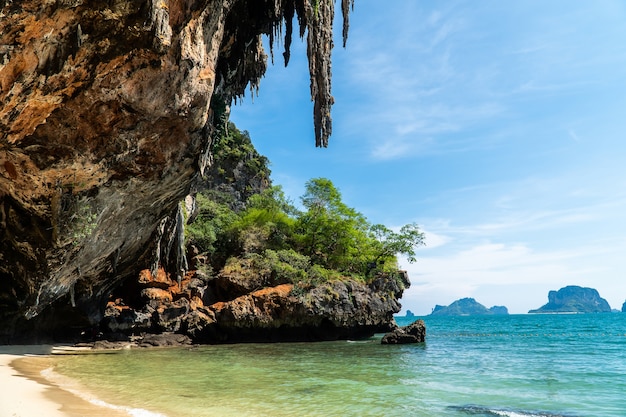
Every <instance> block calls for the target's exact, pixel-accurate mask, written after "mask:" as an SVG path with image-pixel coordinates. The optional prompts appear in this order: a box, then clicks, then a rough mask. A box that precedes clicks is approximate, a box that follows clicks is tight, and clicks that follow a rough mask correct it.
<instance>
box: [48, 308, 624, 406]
mask: <svg viewBox="0 0 626 417" xmlns="http://www.w3.org/2000/svg"><path fill="white" fill-rule="evenodd" d="M397 320H398V322H399V324H401V325H403V324H406V323H407V321H406V319H404V318H398V319H397ZM425 321H426V325H427V340H426V343H424V344H418V345H404V346H388V345H386V346H383V345H380V336H378V337H374V338H372V339H368V340H365V341H353V342H350V341H348V342H346V341H342V342H324V343H289V344H240V345H226V346H224V345H222V346H204V347H194V348H176V349H155V350H133V351H128V352H124V353H120V354H112V355H83V356H67V357H59V358H55V367H54V368H53V369H52V370H49V371H48V372H52V373H51V374H50V375H49V376H50V377H51V378H55V377H56V378H60V376H59V375H63V376H69V377H71V378H72V381H74V382H71V383H70V382H68V381H70V380H64V381H61V383H62V384H74V385H73V388H72V389H74V390H80V391H81V392H82V393H83V395H85V396H86V397H87V398H90V399H95V398H96V397H97V399H98V401H102V402H103V403H104V404H105V405H108V406H110V407H120V406H123V407H125V409H127V410H132V413H131V414H133V415H151V414H152V415H157V414H160V415H165V416H168V417H179V416H181V417H182V416H185V417H187V416H217V415H219V416H383V415H384V416H429V417H430V416H443V417H460V416H509V417H519V416H525V417H529V416H537V417H540V416H546V417H556V416H567V417H570V416H571V417H573V416H581V417H582V416H584V417H592V416H594V417H595V416H604V417H624V416H626V395H625V393H626V314H617V313H615V314H587V315H512V316H492V317H432V318H431V317H426V318H425ZM76 382H78V383H80V385H75V384H76ZM78 387H80V388H78Z"/></svg>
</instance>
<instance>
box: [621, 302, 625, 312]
mask: <svg viewBox="0 0 626 417" xmlns="http://www.w3.org/2000/svg"><path fill="white" fill-rule="evenodd" d="M622 313H626V301H624V304H622Z"/></svg>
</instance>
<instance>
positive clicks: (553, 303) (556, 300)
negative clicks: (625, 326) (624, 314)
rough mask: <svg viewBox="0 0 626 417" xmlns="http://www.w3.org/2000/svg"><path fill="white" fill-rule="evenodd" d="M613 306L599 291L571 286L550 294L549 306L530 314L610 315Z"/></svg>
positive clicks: (546, 305) (531, 311) (532, 311)
mask: <svg viewBox="0 0 626 417" xmlns="http://www.w3.org/2000/svg"><path fill="white" fill-rule="evenodd" d="M610 311H611V306H609V303H608V302H607V301H606V300H605V299H604V298H602V297H600V294H599V293H598V291H597V290H595V289H593V288H586V287H579V286H576V285H570V286H567V287H563V288H561V289H560V290H558V291H550V292H549V293H548V304H545V305H543V306H541V307H540V308H538V309H536V310H530V311H529V313H608V312H610Z"/></svg>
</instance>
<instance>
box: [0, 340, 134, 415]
mask: <svg viewBox="0 0 626 417" xmlns="http://www.w3.org/2000/svg"><path fill="white" fill-rule="evenodd" d="M51 348H52V347H51V346H50V345H8V346H0V386H2V389H1V390H0V417H40V416H47V417H105V416H106V417H109V416H110V417H128V416H131V415H132V414H131V413H130V412H129V411H132V410H130V409H128V410H125V409H123V408H122V407H116V406H111V405H109V404H106V403H104V402H100V403H102V404H97V403H95V402H96V399H93V400H91V399H90V400H87V399H86V398H81V396H79V395H76V393H73V392H71V391H72V390H69V391H68V390H67V389H64V388H63V387H62V386H60V385H59V384H57V383H55V382H54V381H51V380H50V379H48V378H46V377H45V376H44V375H43V374H42V371H44V370H47V369H49V368H50V367H51V366H52V364H53V361H52V360H51V359H50V356H49V354H50V351H51Z"/></svg>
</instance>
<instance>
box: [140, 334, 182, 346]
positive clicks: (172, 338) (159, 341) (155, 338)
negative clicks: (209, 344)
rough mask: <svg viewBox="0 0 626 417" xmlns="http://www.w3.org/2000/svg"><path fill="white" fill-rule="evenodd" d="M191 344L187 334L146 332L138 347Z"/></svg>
mask: <svg viewBox="0 0 626 417" xmlns="http://www.w3.org/2000/svg"><path fill="white" fill-rule="evenodd" d="M190 344H192V341H191V339H190V338H189V336H186V335H184V334H178V333H160V334H147V335H145V336H144V337H142V338H141V340H140V342H139V347H163V346H184V345H190Z"/></svg>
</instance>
